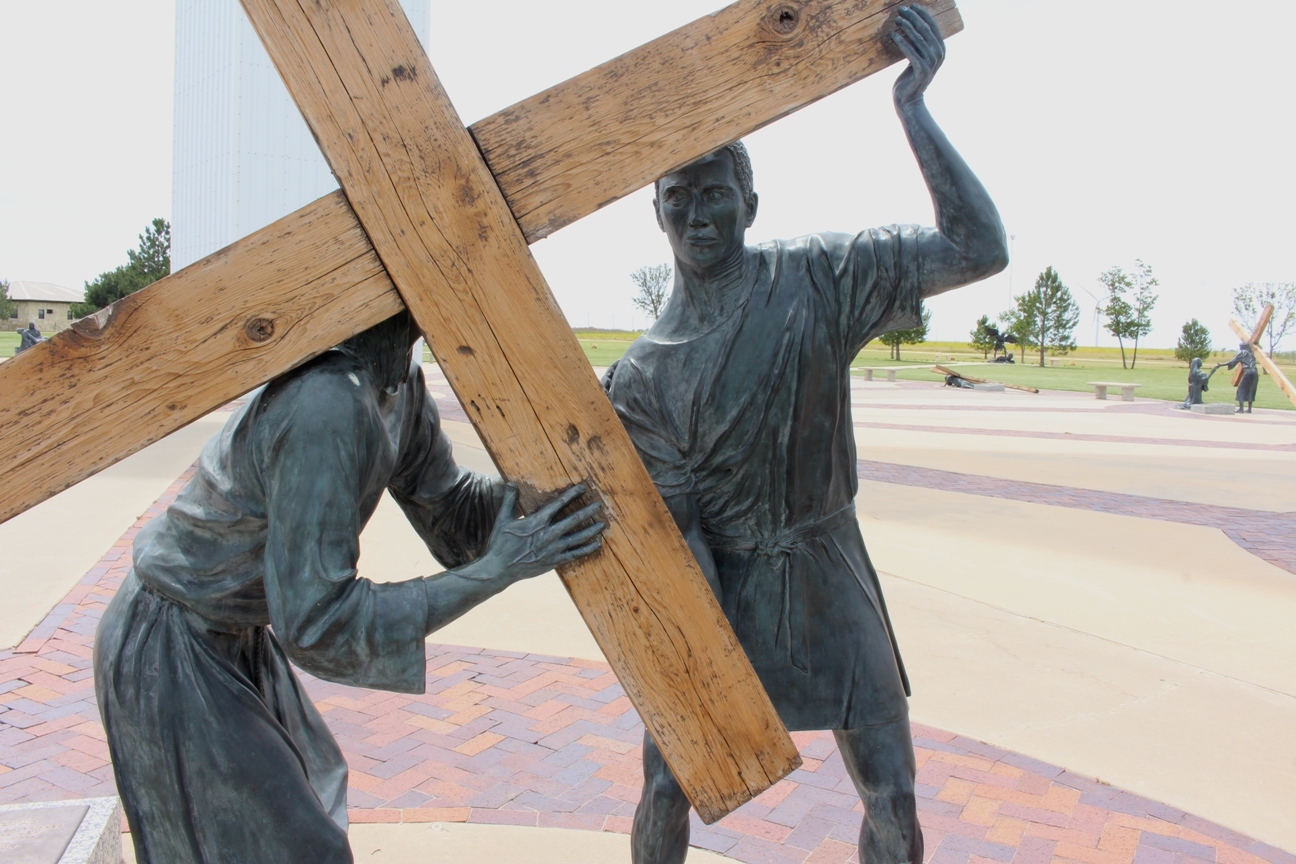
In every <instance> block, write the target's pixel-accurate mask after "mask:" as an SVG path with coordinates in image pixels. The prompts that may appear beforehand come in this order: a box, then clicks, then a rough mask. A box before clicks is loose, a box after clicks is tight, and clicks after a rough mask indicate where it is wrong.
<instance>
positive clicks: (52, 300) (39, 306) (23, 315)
mask: <svg viewBox="0 0 1296 864" xmlns="http://www.w3.org/2000/svg"><path fill="white" fill-rule="evenodd" d="M5 293H6V294H7V295H8V297H9V299H10V300H12V301H13V304H14V306H15V307H17V308H16V311H14V312H13V313H12V314H11V315H10V316H9V318H7V319H4V320H0V330H3V331H7V332H10V333H12V332H14V331H17V330H25V329H26V328H27V323H28V322H31V323H33V324H35V325H36V329H37V330H39V331H41V334H42V335H45V336H48V335H50V334H51V333H57V332H58V331H60V330H65V329H67V327H68V326H69V325H70V324H71V323H72V321H73V320H74V319H73V317H72V304H73V303H81V302H83V301H84V300H85V296H84V295H83V294H82V292H80V291H73V290H72V289H71V288H64V287H63V286H62V285H55V284H54V283H53V282H10V283H9V289H8V291H7V292H5Z"/></svg>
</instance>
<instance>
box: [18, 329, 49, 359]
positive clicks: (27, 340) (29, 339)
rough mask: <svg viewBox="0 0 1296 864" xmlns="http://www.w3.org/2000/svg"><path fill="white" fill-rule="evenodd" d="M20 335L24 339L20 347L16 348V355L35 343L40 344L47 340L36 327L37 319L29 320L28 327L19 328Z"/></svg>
mask: <svg viewBox="0 0 1296 864" xmlns="http://www.w3.org/2000/svg"><path fill="white" fill-rule="evenodd" d="M18 335H19V337H21V339H22V341H21V342H20V343H19V344H18V347H17V348H15V349H14V356H15V357H16V356H18V355H19V354H21V353H22V352H24V351H26V350H27V349H28V348H31V347H32V346H34V345H39V344H40V343H41V342H44V341H45V338H44V337H43V336H41V332H40V331H39V330H37V329H36V322H35V321H28V322H27V329H26V330H19V331H18Z"/></svg>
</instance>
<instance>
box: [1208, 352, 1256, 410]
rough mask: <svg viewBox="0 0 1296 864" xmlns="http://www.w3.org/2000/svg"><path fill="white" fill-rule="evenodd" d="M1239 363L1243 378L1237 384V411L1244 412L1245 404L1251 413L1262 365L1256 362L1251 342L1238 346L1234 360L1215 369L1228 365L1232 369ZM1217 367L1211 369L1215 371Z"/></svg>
mask: <svg viewBox="0 0 1296 864" xmlns="http://www.w3.org/2000/svg"><path fill="white" fill-rule="evenodd" d="M1239 363H1240V364H1242V378H1241V380H1239V381H1238V386H1237V403H1238V408H1237V413H1238V414H1241V413H1243V411H1242V406H1243V404H1245V405H1246V413H1247V414H1250V413H1251V406H1252V403H1254V402H1255V397H1256V388H1257V387H1258V386H1259V385H1260V367H1259V365H1258V364H1257V363H1256V358H1255V354H1253V353H1252V352H1251V345H1250V343H1247V342H1243V343H1242V344H1241V345H1240V346H1238V353H1237V354H1236V355H1235V356H1234V357H1233V359H1232V360H1230V361H1228V362H1227V363H1220V364H1218V365H1216V367H1215V369H1219V368H1220V367H1222V366H1227V367H1228V368H1229V369H1230V370H1231V369H1232V368H1233V367H1234V366H1237V365H1238V364H1239ZM1215 369H1212V370H1211V371H1212V372H1214V371H1215Z"/></svg>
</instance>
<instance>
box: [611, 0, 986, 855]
mask: <svg viewBox="0 0 1296 864" xmlns="http://www.w3.org/2000/svg"><path fill="white" fill-rule="evenodd" d="M897 24H898V26H897V30H896V32H895V35H894V39H895V43H896V45H897V46H898V47H899V48H900V50H901V51H902V52H903V53H904V55H905V56H906V57H907V58H908V59H909V67H908V68H907V69H906V70H905V71H904V72H903V73H902V74H901V75H900V77H899V79H898V80H897V82H896V85H895V104H896V109H897V111H898V112H899V115H900V119H901V122H902V123H903V125H904V129H905V132H906V133H907V134H908V137H909V142H910V145H911V146H912V148H913V151H914V154H915V155H916V156H917V158H918V164H919V167H920V168H921V169H922V174H923V177H924V179H925V180H926V183H927V186H928V189H929V190H930V191H931V196H932V201H933V203H934V205H935V210H936V224H937V227H936V228H921V227H917V226H891V227H888V228H878V229H873V230H869V231H864V232H863V233H861V234H858V235H854V236H850V235H845V234H814V235H810V236H808V237H801V238H799V239H796V240H790V241H776V242H771V243H764V244H761V245H759V246H755V247H748V246H745V245H744V242H743V241H744V234H745V231H746V229H747V228H748V227H750V226H751V224H752V222H753V220H754V219H755V218H756V206H757V197H756V193H755V192H754V191H753V188H752V170H751V163H750V161H749V159H748V157H747V152H746V150H745V148H744V147H743V146H742V145H741V144H734V145H730V146H728V147H725V148H723V149H721V150H719V151H717V152H716V153H713V154H711V155H709V156H706V157H704V158H702V159H699V160H698V161H696V162H694V163H693V164H691V165H688V166H687V167H685V168H682V169H680V170H679V171H676V172H673V173H671V174H668V175H667V176H665V177H663V178H661V179H660V180H658V181H657V186H656V191H657V196H656V199H655V200H654V206H655V207H656V211H657V220H658V224H659V225H660V226H661V229H662V230H663V231H664V232H665V233H666V236H667V238H668V239H669V241H670V245H671V248H672V250H673V251H674V253H675V284H674V288H673V292H672V295H671V298H670V301H669V303H668V305H667V307H666V309H665V311H664V312H663V314H662V316H661V318H660V319H659V320H658V321H657V322H656V323H655V324H654V325H653V326H652V328H651V329H650V330H649V331H648V332H647V333H646V334H644V336H643V337H642V338H640V339H639V340H638V341H636V342H635V343H634V345H632V346H631V348H630V350H629V351H628V352H627V354H626V356H625V357H624V358H623V359H622V360H621V361H620V362H619V363H618V364H617V365H616V366H615V367H614V368H613V369H611V370H609V373H608V376H607V378H606V380H605V384H606V386H607V388H608V392H609V394H610V396H611V398H612V402H613V404H614V405H615V406H616V409H617V412H618V413H619V415H620V416H621V418H622V421H623V422H624V424H625V426H626V428H627V429H628V430H629V432H630V435H631V438H632V439H633V440H634V442H635V446H636V447H637V449H638V451H639V453H640V455H641V456H642V458H643V460H644V463H645V464H646V465H647V467H648V470H649V472H650V473H651V475H652V477H653V480H654V482H655V483H656V484H657V486H658V488H659V489H660V491H661V493H662V495H663V497H664V498H665V499H666V503H667V505H668V507H669V508H670V511H671V513H672V514H673V515H674V516H675V520H676V522H677V523H678V524H679V527H680V530H681V531H682V532H683V534H684V537H685V538H686V539H687V541H688V543H689V546H690V548H691V549H692V551H693V553H694V555H695V556H696V557H697V559H698V563H699V564H700V565H701V567H702V569H703V571H704V572H705V573H706V575H707V578H708V579H709V581H710V583H711V586H712V588H713V589H714V590H715V592H716V594H717V595H718V596H719V598H720V601H721V604H722V606H723V608H724V610H725V614H726V616H727V617H728V619H729V621H730V622H731V623H732V624H733V626H734V630H735V632H736V633H737V634H738V638H739V640H740V641H741V643H742V645H743V648H744V649H745V650H746V651H747V654H748V656H749V657H750V658H751V660H752V664H753V665H754V666H755V668H756V671H757V673H758V674H759V675H760V678H761V681H762V682H763V683H764V685H765V688H766V690H767V691H768V692H769V694H770V697H771V698H772V699H773V701H774V704H775V706H776V707H777V708H778V710H779V713H780V715H781V716H782V718H783V720H784V721H785V722H786V723H787V725H788V727H789V728H791V729H794V730H796V729H832V730H834V734H835V735H836V737H837V743H838V746H839V747H840V750H841V754H842V758H843V759H844V760H845V763H846V767H847V769H848V770H849V772H850V775H851V778H852V779H853V780H854V783H855V786H856V788H857V789H858V791H859V794H860V797H861V798H862V799H863V800H864V804H865V808H866V817H865V819H864V823H863V826H862V828H861V830H860V860H861V861H867V862H869V864H878V862H902V861H907V862H913V864H920V862H921V861H922V849H923V845H922V833H921V830H920V828H919V825H918V818H917V811H916V806H915V802H914V776H915V765H914V754H913V745H912V740H911V737H910V732H909V719H908V704H907V701H906V697H907V695H908V693H909V685H908V680H907V678H906V676H905V672H904V667H903V665H902V663H901V661H900V655H899V652H898V650H897V648H896V640H895V635H894V633H893V631H892V628H891V624H890V620H889V618H888V616H887V610H886V604H885V602H884V601H883V598H882V591H881V587H880V585H879V583H878V577H877V573H876V572H875V571H874V569H873V565H872V564H871V563H870V561H869V557H868V553H867V552H866V551H865V548H864V541H863V539H862V538H861V536H860V530H859V525H858V523H857V521H856V516H855V505H854V497H855V493H856V491H857V489H858V480H857V477H856V469H855V438H854V428H853V425H852V422H851V410H850V409H851V403H850V363H851V360H852V359H853V358H854V357H855V355H856V353H857V352H858V351H859V350H860V348H861V347H863V346H864V345H865V343H867V342H868V341H869V340H870V339H873V338H874V337H876V336H878V335H880V334H882V333H885V332H887V331H889V330H894V329H897V328H905V327H913V326H916V325H917V324H918V323H919V314H920V306H921V303H922V300H923V298H925V297H931V296H933V295H935V294H939V293H941V292H943V291H948V290H950V289H952V288H957V287H959V286H961V285H966V284H968V283H970V282H975V281H977V280H979V279H984V278H986V277H987V276H990V275H992V274H994V273H997V272H999V271H1001V270H1002V269H1003V268H1004V267H1005V266H1007V262H1008V253H1007V244H1006V242H1005V236H1004V229H1003V225H1002V223H1001V222H1000V219H999V214H998V213H997V212H996V210H995V207H994V204H993V203H992V202H991V200H990V196H989V195H988V194H987V193H986V190H985V189H984V188H983V187H982V185H981V183H980V182H979V181H978V180H977V179H976V177H975V176H974V175H973V174H972V172H971V170H969V169H968V167H967V165H966V164H965V163H964V162H963V160H962V159H961V158H960V157H959V155H958V153H956V152H955V150H954V148H953V147H952V146H951V145H950V143H949V141H948V140H947V139H946V138H945V135H944V134H943V133H942V132H941V130H940V129H939V128H938V127H937V125H936V123H935V121H934V120H933V119H932V117H931V114H930V113H928V111H927V108H926V106H925V105H924V103H923V92H924V91H925V90H926V89H927V85H928V84H929V83H930V82H931V80H932V76H933V75H934V74H935V73H936V70H937V68H938V67H939V66H940V64H941V61H942V60H943V59H944V56H945V48H944V43H943V41H942V39H941V37H940V34H939V32H938V30H937V26H936V23H935V21H934V20H932V18H931V16H930V15H928V14H927V12H926V11H924V10H922V9H919V8H907V9H903V10H901V12H900V13H899V17H898V19H897ZM688 810H689V804H688V800H687V799H686V798H685V796H684V794H683V792H682V790H681V789H680V786H679V784H678V783H677V782H676V781H675V778H674V776H673V775H672V774H671V772H670V769H669V768H668V767H667V765H666V763H665V762H664V760H663V758H662V756H661V753H660V751H658V749H657V747H656V746H655V745H654V743H653V741H652V738H651V737H650V736H645V740H644V788H643V797H642V799H641V801H640V803H639V807H638V810H637V811H636V813H635V820H634V831H633V859H634V861H635V862H638V864H677V862H682V861H683V860H684V857H685V855H686V854H687V851H688V837H689V822H688Z"/></svg>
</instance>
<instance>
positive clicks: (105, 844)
mask: <svg viewBox="0 0 1296 864" xmlns="http://www.w3.org/2000/svg"><path fill="white" fill-rule="evenodd" d="M121 822H122V811H121V805H120V804H119V803H118V801H117V799H116V798H115V797H112V798H81V799H71V800H67V801H40V802H34V803H31V804H6V805H3V806H0V861H3V862H5V864H121V860H122V828H121Z"/></svg>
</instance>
